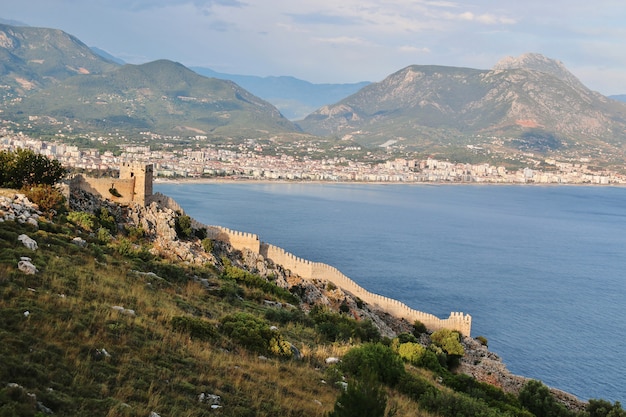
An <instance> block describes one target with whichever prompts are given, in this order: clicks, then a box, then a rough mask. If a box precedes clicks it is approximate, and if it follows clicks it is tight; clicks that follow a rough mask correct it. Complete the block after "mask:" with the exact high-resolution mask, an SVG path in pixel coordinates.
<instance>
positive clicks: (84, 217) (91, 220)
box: [67, 211, 96, 232]
mask: <svg viewBox="0 0 626 417" xmlns="http://www.w3.org/2000/svg"><path fill="white" fill-rule="evenodd" d="M67 220H68V221H70V222H71V223H73V224H75V225H76V226H78V227H80V228H81V229H83V230H86V231H88V232H91V231H93V229H94V226H95V224H96V216H94V215H93V214H89V213H86V212H84V211H71V212H69V213H68V214H67Z"/></svg>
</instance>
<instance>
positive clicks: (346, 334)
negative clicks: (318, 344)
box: [309, 305, 380, 342]
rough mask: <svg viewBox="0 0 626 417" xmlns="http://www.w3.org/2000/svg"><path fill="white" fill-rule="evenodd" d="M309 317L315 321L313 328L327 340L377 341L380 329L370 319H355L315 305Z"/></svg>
mask: <svg viewBox="0 0 626 417" xmlns="http://www.w3.org/2000/svg"><path fill="white" fill-rule="evenodd" d="M309 317H311V319H312V320H313V322H314V323H315V329H316V330H317V332H318V333H319V334H320V336H322V338H323V339H324V340H326V341H329V342H336V341H348V340H350V339H356V340H359V341H361V342H378V341H379V340H380V331H379V330H378V328H377V327H376V326H375V325H374V323H372V321H371V320H363V321H356V320H355V319H353V318H351V317H348V316H346V315H342V314H338V313H335V312H333V311H330V310H329V309H328V308H327V307H323V306H319V305H317V306H315V307H313V308H312V309H311V313H310V314H309Z"/></svg>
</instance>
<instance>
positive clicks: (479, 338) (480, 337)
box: [476, 336, 489, 346]
mask: <svg viewBox="0 0 626 417" xmlns="http://www.w3.org/2000/svg"><path fill="white" fill-rule="evenodd" d="M476 340H478V341H479V342H480V344H481V345H483V346H488V345H489V343H488V341H487V338H486V337H485V336H478V337H476Z"/></svg>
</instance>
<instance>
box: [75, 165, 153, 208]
mask: <svg viewBox="0 0 626 417" xmlns="http://www.w3.org/2000/svg"><path fill="white" fill-rule="evenodd" d="M153 173H154V168H153V166H152V164H145V163H139V162H122V164H121V165H120V176H119V178H90V177H85V176H83V175H77V176H76V177H74V178H73V179H72V180H70V182H69V186H70V191H71V189H72V188H78V189H82V190H84V191H87V192H89V193H91V194H94V195H98V196H100V197H102V198H104V199H106V200H111V201H113V202H116V203H120V204H130V203H137V204H140V205H142V206H145V205H146V204H147V203H148V202H149V201H150V199H151V198H152V187H153Z"/></svg>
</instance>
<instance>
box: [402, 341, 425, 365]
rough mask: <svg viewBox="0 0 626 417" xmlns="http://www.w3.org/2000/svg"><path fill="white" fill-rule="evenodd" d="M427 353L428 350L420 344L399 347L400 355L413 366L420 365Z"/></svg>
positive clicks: (410, 343)
mask: <svg viewBox="0 0 626 417" xmlns="http://www.w3.org/2000/svg"><path fill="white" fill-rule="evenodd" d="M425 353H426V348H425V347H424V346H422V345H420V344H419V343H414V342H407V343H402V344H401V345H400V346H399V347H398V355H400V357H401V358H402V359H404V360H405V361H407V362H409V363H410V364H411V365H418V364H419V363H420V360H421V359H422V357H423V356H424V354H425Z"/></svg>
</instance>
